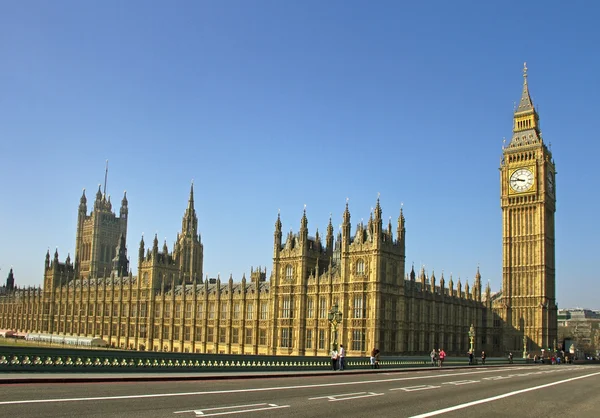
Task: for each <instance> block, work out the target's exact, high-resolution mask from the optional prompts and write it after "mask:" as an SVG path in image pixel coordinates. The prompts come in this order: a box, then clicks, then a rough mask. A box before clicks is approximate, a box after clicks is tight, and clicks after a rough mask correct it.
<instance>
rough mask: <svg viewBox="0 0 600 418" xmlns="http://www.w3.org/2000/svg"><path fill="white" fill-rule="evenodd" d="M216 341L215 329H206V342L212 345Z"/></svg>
mask: <svg viewBox="0 0 600 418" xmlns="http://www.w3.org/2000/svg"><path fill="white" fill-rule="evenodd" d="M214 341H215V329H214V328H213V327H208V328H206V342H208V343H212V342H214Z"/></svg>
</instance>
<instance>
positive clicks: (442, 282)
mask: <svg viewBox="0 0 600 418" xmlns="http://www.w3.org/2000/svg"><path fill="white" fill-rule="evenodd" d="M440 294H441V295H442V296H444V295H445V294H446V281H445V280H444V272H443V271H442V277H440Z"/></svg>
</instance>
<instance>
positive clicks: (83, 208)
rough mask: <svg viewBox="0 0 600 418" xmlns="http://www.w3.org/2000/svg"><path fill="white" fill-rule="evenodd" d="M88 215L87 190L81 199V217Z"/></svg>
mask: <svg viewBox="0 0 600 418" xmlns="http://www.w3.org/2000/svg"><path fill="white" fill-rule="evenodd" d="M86 214H87V197H85V189H83V193H82V194H81V198H80V199H79V216H85V215H86Z"/></svg>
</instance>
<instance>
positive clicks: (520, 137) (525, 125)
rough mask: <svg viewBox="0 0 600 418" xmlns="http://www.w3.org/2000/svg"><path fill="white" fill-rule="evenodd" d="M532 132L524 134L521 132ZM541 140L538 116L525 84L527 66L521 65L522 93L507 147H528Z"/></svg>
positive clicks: (527, 86)
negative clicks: (511, 136) (511, 135)
mask: <svg viewBox="0 0 600 418" xmlns="http://www.w3.org/2000/svg"><path fill="white" fill-rule="evenodd" d="M532 130H533V131H534V132H527V133H524V132H523V131H532ZM540 139H541V134H540V131H539V116H538V114H537V112H536V110H535V108H534V107H533V102H532V100H531V96H530V94H529V85H528V84H527V64H526V63H525V64H524V65H523V92H522V93H521V100H520V101H519V105H518V106H516V107H515V113H514V116H513V138H512V139H511V142H510V144H509V146H513V147H514V146H518V145H528V144H530V143H535V142H537V141H539V140H540Z"/></svg>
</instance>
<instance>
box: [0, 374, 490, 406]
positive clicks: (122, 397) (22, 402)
mask: <svg viewBox="0 0 600 418" xmlns="http://www.w3.org/2000/svg"><path fill="white" fill-rule="evenodd" d="M498 371H499V370H497V369H483V370H479V371H475V370H473V371H469V372H460V373H453V374H443V375H431V376H411V377H398V378H393V379H376V380H357V381H350V382H337V383H321V384H312V385H294V386H274V387H267V388H247V389H228V390H214V391H200V392H179V393H152V394H145V395H115V396H97V397H88V398H62V399H61V398H52V399H26V400H20V401H0V405H25V404H34V403H38V404H43V403H64V402H89V401H96V402H97V401H115V400H125V399H148V398H169V397H174V396H199V395H219V394H228V393H248V392H269V391H275V390H295V389H310V388H319V387H336V386H352V385H365V384H372V383H387V382H400V381H409V380H422V379H446V378H447V377H448V376H465V375H470V374H482V373H497V372H498Z"/></svg>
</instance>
